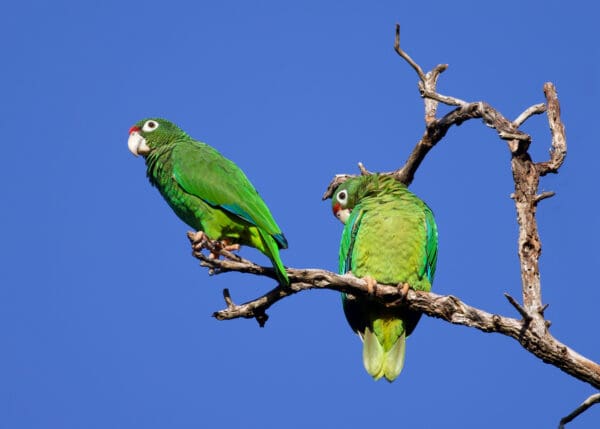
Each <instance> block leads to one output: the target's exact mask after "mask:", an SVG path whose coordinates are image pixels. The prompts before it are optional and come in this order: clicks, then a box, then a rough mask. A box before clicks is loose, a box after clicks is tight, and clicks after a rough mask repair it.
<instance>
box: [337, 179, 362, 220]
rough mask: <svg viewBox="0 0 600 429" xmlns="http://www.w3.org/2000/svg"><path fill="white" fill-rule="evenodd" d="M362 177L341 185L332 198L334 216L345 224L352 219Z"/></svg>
mask: <svg viewBox="0 0 600 429" xmlns="http://www.w3.org/2000/svg"><path fill="white" fill-rule="evenodd" d="M360 179H361V178H360V177H355V178H352V179H348V180H346V181H345V182H343V183H342V184H340V185H339V186H338V187H337V189H336V190H335V192H334V193H333V196H332V197H331V209H332V210H333V215H334V216H335V217H337V218H338V219H339V220H340V222H342V223H343V224H345V223H346V221H347V220H348V218H349V217H350V213H351V212H352V209H353V208H354V206H355V205H356V200H357V189H358V186H359V185H360V183H361V182H362V180H360Z"/></svg>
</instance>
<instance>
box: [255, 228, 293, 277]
mask: <svg viewBox="0 0 600 429" xmlns="http://www.w3.org/2000/svg"><path fill="white" fill-rule="evenodd" d="M258 232H259V234H260V237H261V238H262V240H263V243H264V244H265V250H266V252H264V253H265V254H266V255H267V256H268V257H269V259H270V260H271V262H272V263H273V268H274V269H275V274H276V275H277V279H278V280H279V283H281V285H283V286H288V285H289V284H290V279H289V278H288V276H287V272H286V271H285V267H284V266H283V262H281V257H280V256H279V246H278V245H277V242H276V241H275V239H274V238H273V237H271V235H270V234H268V233H264V232H263V231H261V230H260V229H259V230H258Z"/></svg>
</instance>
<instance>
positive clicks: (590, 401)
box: [558, 393, 600, 429]
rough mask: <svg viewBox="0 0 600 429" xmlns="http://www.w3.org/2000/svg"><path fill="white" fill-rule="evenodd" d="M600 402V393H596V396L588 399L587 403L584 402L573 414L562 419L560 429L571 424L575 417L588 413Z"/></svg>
mask: <svg viewBox="0 0 600 429" xmlns="http://www.w3.org/2000/svg"><path fill="white" fill-rule="evenodd" d="M599 402H600V393H595V394H593V395H591V396H590V397H589V398H587V399H586V400H585V401H583V402H582V403H581V405H579V406H578V407H577V408H575V410H574V411H573V412H572V413H571V414H569V415H568V416H565V417H563V418H562V419H560V422H559V424H558V429H564V427H565V425H566V424H567V423H569V422H571V421H572V420H573V419H574V418H575V417H577V416H579V415H580V414H581V413H583V412H584V411H586V410H587V409H588V408H590V407H591V406H592V405H594V404H597V403H599Z"/></svg>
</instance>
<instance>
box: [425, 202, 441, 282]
mask: <svg viewBox="0 0 600 429" xmlns="http://www.w3.org/2000/svg"><path fill="white" fill-rule="evenodd" d="M425 228H426V232H427V237H426V243H425V258H426V260H425V264H424V271H425V274H426V275H427V278H428V279H429V283H433V278H434V277H435V267H436V265H437V254H438V232H437V225H436V224H435V219H434V218H433V213H432V211H431V209H430V208H429V207H427V205H425Z"/></svg>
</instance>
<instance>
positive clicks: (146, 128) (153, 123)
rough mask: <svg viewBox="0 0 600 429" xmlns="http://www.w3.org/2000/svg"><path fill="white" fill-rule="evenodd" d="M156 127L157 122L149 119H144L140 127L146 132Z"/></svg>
mask: <svg viewBox="0 0 600 429" xmlns="http://www.w3.org/2000/svg"><path fill="white" fill-rule="evenodd" d="M157 128H158V122H156V121H153V120H149V121H146V123H145V124H144V126H143V127H142V131H146V132H147V133H149V132H151V131H154V130H155V129H157Z"/></svg>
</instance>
